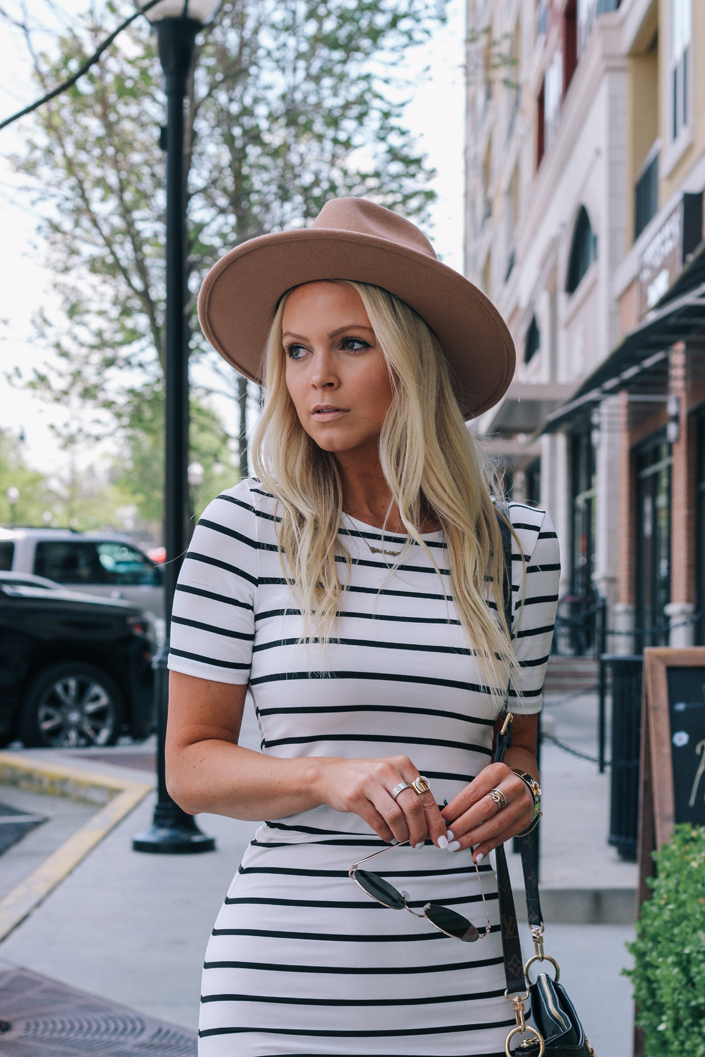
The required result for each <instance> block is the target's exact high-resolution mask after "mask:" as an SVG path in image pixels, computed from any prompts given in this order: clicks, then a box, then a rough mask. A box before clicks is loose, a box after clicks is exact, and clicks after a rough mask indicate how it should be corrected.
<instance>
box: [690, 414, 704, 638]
mask: <svg viewBox="0 0 705 1057" xmlns="http://www.w3.org/2000/svg"><path fill="white" fill-rule="evenodd" d="M693 417H694V418H695V444H696V449H695V591H696V603H695V605H696V612H697V613H704V614H705V404H701V405H700V407H699V408H697V410H696V411H695V412H694V413H693ZM703 644H705V616H702V617H701V618H700V620H699V621H698V622H697V624H696V625H695V645H696V646H702V645H703Z"/></svg>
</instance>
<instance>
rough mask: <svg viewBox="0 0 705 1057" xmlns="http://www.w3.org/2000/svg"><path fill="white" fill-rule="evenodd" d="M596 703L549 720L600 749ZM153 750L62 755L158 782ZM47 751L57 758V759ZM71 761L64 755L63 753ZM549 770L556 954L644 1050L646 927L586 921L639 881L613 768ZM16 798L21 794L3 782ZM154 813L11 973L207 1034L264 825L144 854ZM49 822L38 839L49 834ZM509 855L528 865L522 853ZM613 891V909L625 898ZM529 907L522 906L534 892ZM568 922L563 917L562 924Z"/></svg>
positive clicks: (78, 882) (547, 855)
mask: <svg viewBox="0 0 705 1057" xmlns="http://www.w3.org/2000/svg"><path fill="white" fill-rule="evenodd" d="M594 707H595V703H594V701H591V700H590V699H589V698H586V699H580V700H579V701H577V702H574V703H572V704H571V705H566V706H563V705H556V706H552V705H550V704H549V705H548V708H547V715H550V714H551V713H554V714H555V716H556V730H555V733H556V735H557V736H558V737H559V738H560V739H561V740H563V741H565V742H567V743H568V744H570V745H572V746H574V747H575V748H577V749H579V750H580V751H584V752H588V753H593V752H595V751H596V750H595V746H594V745H593V744H592V735H591V731H593V730H594V723H593V720H592V718H591V715H592V710H593V709H594ZM257 742H258V737H257V728H256V724H255V722H254V716H253V715H252V714H251V712H250V711H249V710H248V713H247V720H246V723H245V726H244V730H243V743H246V744H248V745H250V747H253V748H256V747H257ZM152 752H153V747H152V746H150V745H145V746H139V747H138V746H118V747H116V748H115V749H114V750H102V751H101V752H100V753H99V754H94V753H86V754H83V755H81V756H80V758H78V759H77V758H76V755H75V754H71V755H69V754H68V753H64V754H61V757H62V761H63V762H64V763H66V764H69V763H70V765H71V766H75V767H85V768H86V769H90V770H91V771H103V772H104V773H106V774H112V775H113V776H118V777H125V776H129V777H130V778H132V779H139V780H145V781H146V780H150V778H151V779H152V780H153V772H152V771H151V769H150V767H151V764H152V760H151V758H150V754H151V753H152ZM136 753H143V754H144V758H145V764H146V768H147V769H145V770H144V771H142V770H136V769H134V768H129V769H128V768H127V767H125V766H124V765H123V766H119V767H118V766H117V764H111V763H108V762H106V760H105V757H107V756H110V755H111V754H112V757H113V758H114V759H116V760H117V759H119V758H120V756H121V755H122V760H121V762H122V763H123V764H124V762H125V760H126V759H128V758H129V759H130V762H133V763H134V762H135V760H134V755H135V754H136ZM33 755H38V756H40V757H42V758H44V759H46V755H47V754H46V753H38V754H33ZM58 755H59V754H56V753H52V759H57V757H58ZM99 755H100V756H101V757H103V758H102V759H98V756H99ZM542 764H543V786H544V793H545V795H544V809H545V818H544V820H543V822H542V829H543V832H542V868H541V871H542V887H543V891H544V901H545V904H546V913H545V916H546V918H547V927H546V951H547V953H549V954H551V955H553V956H554V957H556V959H557V961H558V962H559V963H560V965H561V970H562V974H561V979H562V981H563V982H564V983H565V985H566V987H567V989H568V992H569V994H570V995H571V997H572V998H573V1000H574V1002H575V1004H576V1006H577V1008H578V1011H579V1012H580V1015H581V1017H582V1018H583V1021H584V1024H585V1027H586V1031H587V1034H588V1037H589V1038H590V1041H591V1043H592V1044H593V1046H594V1047H595V1051H596V1053H597V1055H598V1057H626V1055H628V1054H629V1053H630V1052H631V1031H632V1008H631V1001H630V988H629V983H628V981H627V980H625V979H624V978H623V977H620V970H621V968H622V967H623V966H624V965H626V964H628V955H627V953H626V951H625V949H624V943H625V942H626V941H627V940H628V939H630V938H631V937H632V935H633V928H632V926H631V925H630V924H629V923H628V922H629V921H630V920H631V916H629V917H627V919H626V921H624V922H623V923H617V924H594V923H592V924H591V923H586V922H590V921H594V918H595V914H594V909H593V911H591V912H588V911H586V909H585V905H584V904H583V905H582V907H581V904H580V898H579V897H578V896H576V893H578V892H585V891H589V892H593V893H594V892H603V893H604V892H614V891H615V890H617V891H620V892H621V893H623V894H626V895H625V900H626V901H625V902H624V903H623V906H622V911H620V913H622V915H623V914H624V906H627V907H628V906H629V900H630V896H629V895H628V893H629V892H630V890H633V888H634V886H635V867H634V866H633V865H631V864H628V863H622V862H620V861H619V859H618V857H617V855H616V853H615V852H613V851H612V849H610V848H608V847H607V845H606V834H607V805H608V783H609V774H606V775H602V776H601V775H598V774H597V768H596V766H595V765H593V764H590V763H587V762H585V761H582V760H579V759H577V758H575V757H572V756H569V755H567V754H566V753H563V752H562V751H561V750H559V749H557V748H555V747H553V746H547V747H545V749H544V755H543V761H542ZM6 792H7V795H6ZM13 793H14V791H13ZM25 795H29V794H25ZM3 800H5V801H6V802H8V803H14V802H15V801H11V800H10V791H9V790H7V789H6V787H1V786H0V801H3ZM21 806H23V807H25V804H24V803H23V804H22V805H21ZM74 807H81V808H82V807H83V805H74ZM152 807H153V797H151V796H150V797H147V799H146V800H144V801H143V802H142V803H141V804H140V805H139V806H138V807H137V808H136V810H135V811H134V812H133V813H132V814H131V815H129V816H128V817H127V818H126V819H124V820H123V821H122V822H121V823H120V824H119V825H118V826H117V827H116V828H115V829H114V830H113V831H112V833H110V834H109V835H108V836H107V837H106V838H105V840H104V841H103V842H102V843H101V844H100V845H98V847H97V848H95V849H94V850H93V851H92V852H91V853H90V854H89V855H88V857H87V858H86V859H85V860H84V861H83V862H82V863H81V864H80V865H79V866H78V867H77V869H76V870H75V871H74V872H73V873H72V874H71V875H70V876H69V877H68V878H67V879H66V880H65V881H63V882H62V884H61V885H60V886H59V887H58V888H57V889H56V890H55V891H54V892H52V894H51V895H50V896H49V897H48V898H47V899H46V900H45V902H44V903H43V904H42V905H41V906H39V907H38V908H37V909H36V910H35V911H34V913H33V914H32V915H31V916H30V917H29V918H28V919H27V920H26V921H25V922H23V923H22V924H21V925H20V926H19V927H18V928H17V929H16V930H15V931H14V932H13V933H12V934H11V935H10V936H9V937H8V938H7V939H6V940H5V942H4V943H2V944H1V945H0V971H2V970H7V969H12V968H15V967H24V968H26V969H29V970H32V971H34V972H36V973H40V974H43V975H45V976H47V977H50V978H52V979H54V980H56V981H60V982H62V983H64V984H67V985H70V986H72V987H77V988H80V989H82V990H84V991H87V992H90V993H91V994H93V995H96V996H100V997H102V998H105V999H108V1000H111V1001H113V1002H117V1003H120V1004H123V1005H125V1006H128V1007H130V1008H132V1009H134V1010H136V1011H138V1012H140V1013H142V1014H144V1015H145V1016H147V1017H152V1018H157V1019H161V1020H164V1021H167V1022H170V1023H173V1024H175V1025H180V1026H182V1027H184V1028H188V1029H190V1030H192V1031H193V1030H195V1028H196V1024H197V1017H198V1000H199V991H200V974H201V964H202V961H203V954H204V951H205V946H206V942H207V939H208V936H209V933H210V930H211V928H212V926H213V921H214V919H215V916H216V914H217V911H218V908H219V906H220V903H221V901H222V899H223V895H224V893H225V891H226V889H227V887H228V885H229V883H230V881H231V878H232V876H233V874H234V873H235V870H236V869H237V865H238V862H239V860H240V857H241V855H242V852H243V851H244V849H245V847H246V845H247V842H248V841H249V840H250V838H251V835H252V833H253V831H254V829H255V828H256V824H255V823H247V822H237V821H234V820H231V819H225V818H222V817H219V816H210V815H202V816H200V817H199V824H200V825H201V827H202V829H203V830H204V831H206V832H207V833H210V834H213V835H214V836H215V837H216V841H217V851H216V852H214V853H207V854H203V855H196V856H174V857H162V856H158V855H157V856H151V855H140V854H136V853H134V852H132V851H131V846H130V841H131V838H132V836H133V835H134V834H135V833H138V832H139V831H141V830H143V829H145V828H147V826H148V825H149V822H150V820H151V813H152ZM48 810H49V808H48V807H47V808H46V809H45V811H44V813H45V814H46V813H47V812H48ZM41 828H42V827H40V828H39V829H38V830H35V831H34V833H33V834H30V836H29V837H27V838H25V841H30V840H32V839H37V835H38V834H39V833H40V832H41ZM47 833H48V831H47ZM21 847H22V844H21V843H20V845H17V846H16V849H12V850H11V851H10V852H8V853H6V855H5V856H2V857H0V890H3V889H4V890H5V891H6V890H7V887H6V886H7V881H6V879H5V870H6V865H8V866H9V865H10V860H9V859H8V856H9V855H11V854H12V853H13V852H15V851H16V852H17V853H18V854H19V850H20V849H21ZM509 858H510V861H511V864H512V869H513V871H514V872H515V873H516V870H517V866H518V856H515V855H510V856H509ZM12 868H13V869H14V870H16V869H17V867H16V866H13V867H12ZM519 876H520V870H519ZM517 880H518V878H517ZM555 893H558V895H556V894H555ZM605 899H606V905H607V904H610V905H611V899H612V897H611V896H608V897H605ZM517 902H518V903H519V905H520V904H521V902H522V897H521V894H520V893H517ZM571 907H572V908H573V909H572V911H571ZM551 908H553V910H552V909H551ZM588 909H589V908H588ZM553 911H555V913H554V912H553ZM571 913H573V917H572V918H571V916H570V915H571ZM555 917H557V918H558V920H557V921H552V920H551V919H552V918H555ZM621 920H622V919H621V918H620V921H621ZM522 935H523V939H524V940H525V950H526V951H527V952H529V951H530V949H531V944H530V940H529V937H528V930H526V929H525V928H523V929H522ZM0 1043H1V1037H0ZM1 1051H2V1046H1V1044H0V1052H1Z"/></svg>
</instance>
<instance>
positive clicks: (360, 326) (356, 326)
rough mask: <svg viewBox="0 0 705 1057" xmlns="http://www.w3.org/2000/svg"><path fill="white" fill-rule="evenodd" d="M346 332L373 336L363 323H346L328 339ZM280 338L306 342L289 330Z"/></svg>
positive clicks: (371, 331)
mask: <svg viewBox="0 0 705 1057" xmlns="http://www.w3.org/2000/svg"><path fill="white" fill-rule="evenodd" d="M346 330H368V331H369V332H370V334H374V330H373V329H372V327H366V326H365V324H364V323H346V324H345V326H344V327H338V329H337V330H332V331H331V332H330V334H329V335H328V337H329V338H337V336H338V334H344V333H345V331H346ZM282 337H283V338H286V337H289V338H298V340H299V341H307V340H308V339H307V338H305V337H304V336H303V335H302V334H295V333H294V332H293V331H291V330H285V331H284V332H283V333H282Z"/></svg>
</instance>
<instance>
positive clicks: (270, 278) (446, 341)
mask: <svg viewBox="0 0 705 1057" xmlns="http://www.w3.org/2000/svg"><path fill="white" fill-rule="evenodd" d="M321 279H352V280H355V281H356V282H361V283H369V284H371V285H373V286H381V287H382V288H383V289H385V290H388V291H389V292H390V293H392V294H395V295H396V296H397V297H399V298H401V300H402V301H406V303H407V304H408V305H410V306H411V308H413V309H414V311H415V312H417V313H418V315H420V316H421V318H422V319H424V320H425V321H426V323H428V325H429V327H430V328H431V330H432V331H433V332H434V334H435V335H436V337H437V338H438V341H439V344H440V346H441V348H442V350H443V353H444V355H445V356H446V359H447V361H448V364H449V366H450V368H451V375H452V377H453V380H454V383H455V388H456V394H457V397H458V400H459V402H460V406H461V408H462V410H463V412H464V414H465V417H466V418H471V417H473V416H475V415H480V414H482V412H483V411H486V410H487V408H489V407H492V405H493V404H496V403H497V401H498V400H499V399H500V398H501V397H502V396H503V395H504V393H505V391H506V389H507V387H508V385H509V383H510V381H511V380H512V375H513V374H514V364H515V359H516V356H515V351H514V342H513V341H512V337H511V335H510V333H509V331H508V329H507V327H506V324H505V322H504V320H503V319H502V317H501V316H500V314H499V312H498V311H497V309H496V308H495V307H494V305H493V304H492V302H491V301H489V300H488V298H487V297H485V295H484V294H483V293H482V292H481V291H480V290H478V289H477V287H476V286H473V284H472V283H471V282H469V281H468V280H467V279H465V278H464V277H463V276H462V275H460V274H459V273H458V272H456V271H454V270H453V269H452V268H448V267H447V266H446V265H445V264H441V262H440V261H439V260H438V258H437V257H436V254H435V253H434V251H433V247H432V246H431V243H430V242H429V241H428V239H427V238H426V237H425V236H424V235H422V234H421V232H420V231H419V229H418V228H417V227H415V225H414V224H412V223H411V222H410V221H408V220H405V219H404V218H403V217H400V216H397V214H396V213H392V212H391V211H390V210H389V209H385V208H384V207H383V206H379V205H375V203H374V202H368V201H366V200H365V199H364V198H334V199H331V201H329V202H326V204H325V206H324V207H323V209H322V210H321V212H320V213H319V215H318V216H317V217H316V219H315V220H314V222H313V224H312V225H311V227H310V228H301V229H298V230H295V231H281V232H275V233H274V234H272V235H262V236H260V237H259V238H255V239H250V240H249V241H248V242H243V243H242V245H240V246H238V247H237V248H236V249H234V250H230V252H229V253H226V254H225V256H224V257H221V259H220V260H219V261H218V263H217V264H215V265H214V266H213V267H212V268H211V270H210V271H209V272H208V274H207V276H206V278H205V280H204V282H203V286H202V288H201V293H200V296H199V299H198V314H199V318H200V320H201V326H202V327H203V332H204V334H205V335H206V337H207V338H208V340H209V341H210V343H211V345H212V346H213V347H214V348H215V349H217V351H218V352H219V353H220V354H221V356H223V357H224V358H225V359H226V360H227V361H228V363H230V364H232V366H233V367H235V368H236V370H238V371H239V372H240V373H241V374H244V375H245V376H246V377H247V378H250V379H252V381H253V382H258V383H259V384H261V383H262V376H263V357H264V350H265V346H266V342H267V336H268V334H269V330H270V328H271V325H272V320H273V319H274V314H275V312H276V308H277V304H278V302H279V299H280V298H281V297H282V295H283V294H285V293H286V291H287V290H291V289H292V288H293V287H295V286H300V285H301V284H302V283H310V282H315V281H316V280H321Z"/></svg>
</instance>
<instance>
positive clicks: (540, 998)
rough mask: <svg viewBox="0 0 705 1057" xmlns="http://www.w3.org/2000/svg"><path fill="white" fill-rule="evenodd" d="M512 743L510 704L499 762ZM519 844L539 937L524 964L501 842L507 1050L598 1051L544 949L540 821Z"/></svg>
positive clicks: (584, 1054)
mask: <svg viewBox="0 0 705 1057" xmlns="http://www.w3.org/2000/svg"><path fill="white" fill-rule="evenodd" d="M498 520H499V526H500V531H501V533H502V543H503V549H504V568H505V571H506V570H510V569H511V567H512V566H511V561H512V557H511V555H512V551H511V535H510V532H509V528H508V526H507V525H506V524H505V522H504V521H503V519H502V518H499V519H498ZM504 615H505V618H506V620H507V627H508V628H509V629H510V630H511V627H512V596H511V581H510V578H509V576H508V575H505V581H504ZM511 743H512V715H511V713H510V712H509V711H507V710H506V709H505V716H504V722H503V724H502V728H501V731H500V733H499V734H498V735H497V743H496V747H495V756H494V759H495V763H502V761H503V760H504V755H505V753H506V751H507V749H508V748H509V747H510V746H511ZM519 848H520V851H521V865H522V870H523V873H524V888H525V892H526V909H527V917H528V919H529V927H530V929H531V936H532V939H533V941H534V954H533V955H532V957H531V958H529V959H528V961H527V962H526V965H524V961H523V957H522V952H521V943H520V941H519V929H518V926H517V917H516V911H515V908H514V893H513V892H512V883H511V879H510V876H509V868H508V866H507V858H506V855H505V852H504V846H503V845H501V844H500V845H499V847H498V848H497V849H496V850H495V856H496V863H497V890H498V894H499V915H500V928H501V933H502V949H503V953H504V973H505V978H506V983H507V989H506V991H505V995H504V997H505V998H506V999H507V1001H509V1002H511V1003H512V1007H513V1010H514V1014H515V1017H516V1025H515V1027H514V1028H512V1030H511V1031H510V1032H509V1035H508V1036H507V1041H506V1043H505V1054H506V1055H507V1057H512V1054H517V1055H521V1057H544V1055H545V1057H595V1051H594V1050H593V1048H592V1046H591V1045H590V1043H589V1042H588V1041H587V1039H586V1038H585V1031H584V1030H583V1026H582V1024H581V1023H580V1018H579V1017H578V1014H577V1013H576V1011H575V1007H574V1006H573V1003H572V1002H571V1001H570V999H569V998H568V994H567V992H566V990H565V988H564V987H563V985H562V984H561V983H560V982H559V978H560V967H559V966H558V963H557V962H556V961H555V959H554V958H551V957H550V955H547V954H545V953H544V949H543V932H544V926H543V917H542V914H541V900H540V897H539V877H538V828H537V827H534V829H533V830H532V831H531V832H530V833H527V834H526V835H525V836H523V837H519ZM545 961H548V962H550V963H551V964H552V965H553V967H554V972H555V977H554V978H551V977H550V976H549V975H548V973H545V972H543V973H539V974H538V976H537V978H536V981H535V983H531V980H530V976H529V973H530V970H531V967H532V965H534V964H538V965H541V964H542V963H543V962H545ZM526 1002H528V1003H529V1005H530V1015H531V1019H532V1020H533V1025H529V1024H527V1023H526V1018H527V1016H528V1015H529V1013H527V1011H526V1010H525V1003H526ZM522 1036H524V1038H523V1041H521V1042H519V1045H518V1047H516V1048H515V1049H514V1050H512V1049H510V1044H511V1042H512V1040H513V1039H514V1038H521V1037H522Z"/></svg>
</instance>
